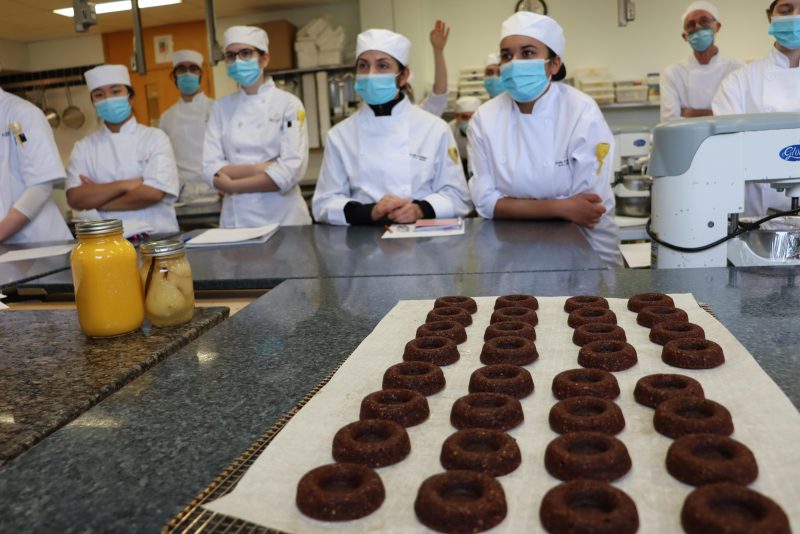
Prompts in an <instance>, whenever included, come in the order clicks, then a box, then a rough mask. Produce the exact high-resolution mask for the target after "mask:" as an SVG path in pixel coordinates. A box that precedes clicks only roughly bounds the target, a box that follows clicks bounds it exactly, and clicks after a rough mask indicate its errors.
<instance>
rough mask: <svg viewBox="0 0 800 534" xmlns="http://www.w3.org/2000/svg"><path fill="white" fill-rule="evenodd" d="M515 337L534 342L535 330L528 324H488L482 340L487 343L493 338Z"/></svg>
mask: <svg viewBox="0 0 800 534" xmlns="http://www.w3.org/2000/svg"><path fill="white" fill-rule="evenodd" d="M505 336H517V337H524V338H525V339H530V340H531V341H536V329H535V328H533V326H532V325H529V324H528V323H522V322H519V321H503V322H501V323H494V324H490V325H489V326H488V327H486V333H485V334H483V340H484V341H489V340H490V339H492V338H495V337H505Z"/></svg>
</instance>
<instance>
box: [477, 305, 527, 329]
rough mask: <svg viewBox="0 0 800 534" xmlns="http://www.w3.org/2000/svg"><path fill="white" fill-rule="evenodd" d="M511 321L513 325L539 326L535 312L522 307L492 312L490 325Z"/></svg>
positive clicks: (499, 309)
mask: <svg viewBox="0 0 800 534" xmlns="http://www.w3.org/2000/svg"><path fill="white" fill-rule="evenodd" d="M505 321H513V322H515V323H528V324H529V325H531V326H536V325H537V324H539V317H538V316H537V315H536V310H532V309H531V308H522V307H508V308H498V309H496V310H495V311H494V312H492V318H491V319H490V321H489V322H490V323H491V324H495V323H502V322H505Z"/></svg>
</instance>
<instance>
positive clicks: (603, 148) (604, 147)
mask: <svg viewBox="0 0 800 534" xmlns="http://www.w3.org/2000/svg"><path fill="white" fill-rule="evenodd" d="M610 150H611V145H610V144H608V143H597V147H595V150H594V152H595V155H596V156H597V164H598V165H597V176H600V173H601V172H602V171H603V162H604V161H605V160H606V157H607V156H608V152H609V151H610Z"/></svg>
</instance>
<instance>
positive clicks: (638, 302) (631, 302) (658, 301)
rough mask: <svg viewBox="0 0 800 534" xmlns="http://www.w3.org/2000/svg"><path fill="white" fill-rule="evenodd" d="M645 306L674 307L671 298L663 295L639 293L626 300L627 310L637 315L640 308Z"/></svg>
mask: <svg viewBox="0 0 800 534" xmlns="http://www.w3.org/2000/svg"><path fill="white" fill-rule="evenodd" d="M647 306H668V307H673V308H674V307H675V302H674V301H673V300H672V297H670V296H669V295H665V294H664V293H639V294H638V295H634V296H632V297H631V298H630V299H628V309H629V310H630V311H632V312H635V313H639V312H640V311H641V309H642V308H646V307H647Z"/></svg>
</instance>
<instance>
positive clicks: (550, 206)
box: [468, 12, 622, 266]
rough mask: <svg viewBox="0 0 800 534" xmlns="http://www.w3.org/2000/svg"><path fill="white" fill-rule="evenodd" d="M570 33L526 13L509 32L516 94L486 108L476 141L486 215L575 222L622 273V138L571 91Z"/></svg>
mask: <svg viewBox="0 0 800 534" xmlns="http://www.w3.org/2000/svg"><path fill="white" fill-rule="evenodd" d="M564 45H565V40H564V32H563V30H562V29H561V26H559V25H558V23H557V22H556V21H555V20H553V19H551V18H550V17H547V16H543V15H537V14H535V13H530V12H519V13H516V14H514V15H513V16H511V17H510V18H509V19H507V20H506V21H505V22H504V23H503V28H502V37H501V41H500V76H501V78H502V80H503V85H504V87H505V90H506V92H505V93H503V94H501V95H499V96H496V97H495V98H493V99H492V100H490V101H488V102H486V103H485V104H484V105H482V106H481V107H480V108H479V109H478V111H477V112H476V113H475V115H474V116H473V117H472V120H471V121H470V126H469V134H468V151H469V162H470V166H471V169H472V178H471V180H470V183H469V186H470V191H471V193H472V200H473V202H475V207H476V209H477V211H478V214H479V215H481V216H482V217H485V218H487V219H530V220H535V219H565V220H568V221H572V222H574V223H575V224H577V225H578V226H579V227H580V229H581V231H582V232H583V233H584V235H585V236H586V238H587V240H588V241H589V243H590V244H591V245H592V248H594V249H595V251H596V252H597V253H598V254H599V255H600V257H601V258H602V259H603V261H605V262H606V263H607V264H609V265H613V266H621V265H622V258H621V255H620V252H619V237H618V230H617V226H616V224H615V222H614V219H613V213H614V195H613V194H612V192H611V185H610V184H611V167H612V162H613V136H612V135H611V131H610V130H609V128H608V124H606V121H605V119H604V118H603V115H602V113H601V112H600V109H599V108H598V107H597V104H596V103H595V101H594V100H592V99H591V98H590V97H588V96H587V95H585V94H583V93H581V92H580V91H578V90H576V89H574V88H572V87H570V86H568V85H565V84H561V83H557V82H558V81H559V80H563V79H564V78H565V77H566V75H567V70H566V67H565V66H564V63H563V61H562V56H563V54H564Z"/></svg>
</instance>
